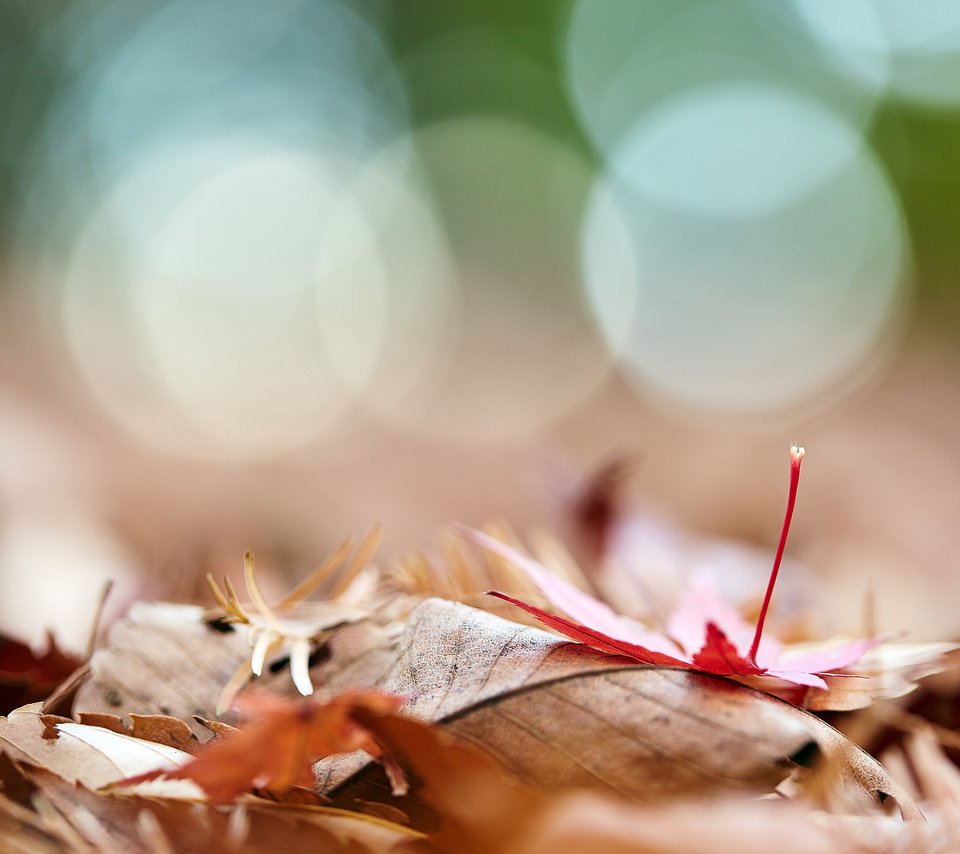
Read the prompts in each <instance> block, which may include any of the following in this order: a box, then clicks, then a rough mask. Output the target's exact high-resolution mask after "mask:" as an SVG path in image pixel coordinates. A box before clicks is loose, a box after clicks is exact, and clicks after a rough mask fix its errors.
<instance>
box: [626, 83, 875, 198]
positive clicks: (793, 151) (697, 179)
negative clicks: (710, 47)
mask: <svg viewBox="0 0 960 854" xmlns="http://www.w3.org/2000/svg"><path fill="white" fill-rule="evenodd" d="M860 144H861V142H860V137H859V134H857V133H856V132H855V131H854V130H852V129H851V128H850V127H849V126H848V125H847V124H845V123H844V122H842V121H841V120H839V119H837V118H835V117H834V116H833V115H832V114H831V113H830V112H829V111H827V110H825V109H824V108H823V107H821V106H820V105H819V104H817V103H816V102H814V101H811V100H809V99H807V98H805V97H801V96H797V95H796V94H794V93H792V92H789V91H785V90H783V89H778V88H776V87H773V86H768V85H766V84H762V83H754V82H744V83H733V84H726V85H717V86H706V87H703V88H700V89H695V90H691V91H687V92H682V93H680V94H678V95H677V96H676V97H675V98H673V99H671V100H669V101H668V102H667V103H665V104H664V105H663V106H662V107H659V108H657V109H654V110H652V111H651V112H650V113H648V114H646V115H644V116H642V117H640V119H638V121H637V122H636V123H635V125H633V126H632V127H631V128H630V129H629V130H628V131H627V132H626V134H625V136H624V141H623V142H622V143H621V144H620V145H619V146H618V147H617V148H616V149H615V150H614V151H613V152H611V154H610V159H609V162H610V163H611V165H612V167H613V168H614V169H616V170H617V171H618V172H619V173H620V174H621V175H622V176H623V178H624V180H625V181H627V182H629V183H631V184H633V185H634V187H635V188H636V189H637V191H638V192H640V193H642V194H643V195H645V196H646V197H647V198H649V199H650V200H651V201H653V202H656V203H658V204H661V205H664V206H667V207H671V208H675V209H677V210H683V211H688V212H690V213H694V214H703V215H705V216H758V215H762V214H767V213H772V212H773V211H775V210H776V209H777V208H779V207H782V206H784V205H787V204H790V203H791V202H793V201H794V200H796V199H797V198H799V197H800V196H802V195H805V194H806V193H808V192H809V191H810V190H811V189H812V188H814V187H816V186H817V185H818V184H820V183H822V182H823V181H825V180H827V179H828V178H829V176H830V175H831V174H832V173H833V172H836V171H837V170H838V169H840V168H842V167H843V165H844V164H845V163H846V162H847V161H848V160H849V159H850V158H851V157H852V156H854V154H855V153H856V151H857V149H858V148H859V147H860Z"/></svg>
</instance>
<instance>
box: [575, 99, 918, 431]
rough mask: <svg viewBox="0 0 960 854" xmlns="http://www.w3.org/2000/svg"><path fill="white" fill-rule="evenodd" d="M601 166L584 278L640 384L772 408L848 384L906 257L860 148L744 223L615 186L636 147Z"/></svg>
mask: <svg viewBox="0 0 960 854" xmlns="http://www.w3.org/2000/svg"><path fill="white" fill-rule="evenodd" d="M784 103H789V101H787V100H785V101H784ZM836 121H839V120H837V119H831V122H833V123H835V122H836ZM825 127H826V132H827V134H828V136H830V137H831V138H832V137H833V136H835V135H836V134H837V128H836V127H835V126H834V124H828V125H826V126H825ZM848 135H849V137H850V138H854V137H855V130H854V129H850V130H849V133H848ZM637 139H638V138H637V137H633V138H628V140H627V141H626V142H625V143H624V145H631V144H633V143H635V142H636V140H637ZM640 139H641V144H642V138H640ZM680 156H681V157H682V156H683V154H682V151H681V154H680ZM613 162H615V163H617V164H620V165H621V167H620V168H619V169H611V170H610V171H609V172H608V174H607V175H606V176H605V177H604V178H602V179H601V180H599V181H598V183H597V186H596V189H595V192H594V195H593V198H592V201H591V205H590V209H589V212H588V215H587V218H586V221H585V225H584V232H583V244H582V246H583V269H584V278H585V283H586V287H587V291H588V295H589V299H590V302H591V305H592V306H593V310H594V313H595V316H596V318H597V322H598V324H599V326H600V327H601V328H602V329H603V331H604V335H605V336H606V338H607V340H608V342H609V344H610V346H611V348H612V349H613V351H614V352H615V353H617V354H618V356H619V358H620V359H621V361H622V363H623V365H624V368H625V370H626V372H627V374H628V375H629V376H631V377H633V378H634V379H636V380H637V381H638V382H639V383H640V384H641V385H642V386H643V387H644V388H647V389H654V390H656V391H658V392H659V393H661V394H662V395H665V396H666V397H667V398H670V399H673V400H676V401H680V402H683V403H686V404H689V405H693V406H697V407H704V408H711V409H716V410H725V411H741V412H756V411H763V410H772V409H777V408H781V407H785V406H789V405H793V404H797V403H799V402H802V401H804V400H808V399H810V398H812V397H813V396H815V395H816V394H818V393H820V392H823V391H824V389H826V388H828V387H830V386H832V385H833V384H835V383H838V382H841V381H843V380H844V379H845V378H848V377H850V376H852V375H853V373H854V372H855V370H856V368H857V367H858V366H859V365H860V364H861V363H862V360H863V358H864V357H865V356H866V355H867V354H868V353H869V352H870V351H871V348H873V347H874V346H875V345H876V344H877V343H878V341H881V340H882V336H883V333H884V331H885V330H887V328H888V325H889V323H890V321H891V317H892V314H893V312H894V309H895V308H896V307H897V305H898V304H899V300H900V298H901V296H902V286H903V280H904V270H905V264H906V258H907V254H908V248H907V242H906V236H905V232H904V227H903V223H902V220H901V216H900V211H899V206H898V202H897V199H896V197H895V195H894V193H893V191H892V189H891V187H890V185H889V182H888V180H887V177H886V175H885V173H884V172H883V170H882V169H881V167H880V166H879V164H878V163H877V161H876V159H875V158H874V156H873V155H872V153H871V152H870V151H869V149H866V148H864V147H858V148H856V149H855V154H854V155H853V156H851V157H848V158H847V159H846V160H845V162H844V163H843V165H841V166H839V167H838V168H836V169H834V171H833V172H832V173H830V174H829V175H827V176H824V177H823V178H822V180H821V181H820V182H819V183H818V184H817V185H816V186H815V187H814V188H813V189H812V190H810V191H809V192H807V193H805V194H803V195H799V196H798V195H797V194H796V193H794V194H793V199H792V201H790V202H789V203H786V204H783V205H782V206H781V207H779V208H778V209H776V210H775V211H772V212H771V211H765V212H764V213H763V215H760V216H755V217H745V216H742V215H741V214H742V213H743V211H742V210H737V211H735V213H736V214H737V215H735V216H723V215H719V214H721V213H723V211H722V210H720V209H719V208H717V210H715V211H714V213H715V214H718V215H708V211H706V210H705V209H704V206H703V205H700V206H691V205H686V206H682V207H681V206H678V205H673V206H670V207H667V206H665V205H664V204H663V203H662V198H661V197H660V196H658V195H656V194H653V195H645V194H643V193H642V192H640V191H639V190H638V186H639V187H640V188H643V186H644V184H643V182H642V181H637V180H634V181H632V182H631V181H628V180H627V179H626V178H625V177H624V175H623V172H622V165H623V164H630V163H635V164H639V163H641V159H640V158H639V157H637V155H636V152H631V151H627V152H624V151H616V152H614V154H613Z"/></svg>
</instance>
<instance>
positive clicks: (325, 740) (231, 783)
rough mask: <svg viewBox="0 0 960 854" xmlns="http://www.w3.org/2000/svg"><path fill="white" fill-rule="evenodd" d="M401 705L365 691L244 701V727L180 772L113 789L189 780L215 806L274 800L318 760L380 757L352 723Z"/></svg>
mask: <svg viewBox="0 0 960 854" xmlns="http://www.w3.org/2000/svg"><path fill="white" fill-rule="evenodd" d="M402 703H403V700H402V699H401V698H400V697H394V696H391V695H388V694H380V693H376V692H370V691H366V692H362V691H358V692H352V693H347V694H343V695H342V696H340V697H337V698H336V699H334V700H331V701H330V702H327V703H318V702H313V701H311V700H289V699H285V698H281V697H274V696H270V695H267V694H252V695H248V696H246V697H242V698H240V699H239V700H238V701H237V703H236V707H237V708H238V709H239V710H240V712H241V713H242V714H243V715H244V716H246V717H248V718H253V720H252V722H251V723H250V724H248V725H247V726H246V727H244V728H242V729H241V730H239V731H238V732H236V733H233V734H230V735H226V736H224V737H222V738H219V739H217V740H216V741H215V742H213V743H211V744H209V745H206V746H204V747H202V748H201V749H200V750H198V751H197V756H196V758H195V759H194V760H193V761H192V762H189V763H187V764H186V765H184V766H183V767H182V768H178V769H175V770H172V771H169V770H168V771H163V770H160V771H153V772H150V773H148V774H141V775H140V776H137V777H131V778H130V779H128V780H124V781H123V782H122V783H120V784H119V785H133V784H134V783H140V782H143V781H145V780H153V779H156V778H157V777H161V776H162V777H165V778H167V779H189V780H193V781H194V782H195V783H196V784H197V785H199V786H200V787H201V788H202V789H203V790H204V791H205V792H206V793H207V795H208V796H209V797H210V800H212V801H217V802H227V801H232V800H233V799H234V798H236V797H237V796H238V795H239V794H241V793H242V792H244V791H246V790H248V789H251V788H256V789H268V790H269V791H271V792H275V793H278V794H279V793H283V792H286V791H288V790H289V789H291V788H292V787H293V786H312V785H313V783H314V777H313V773H312V766H313V763H314V762H316V761H317V760H318V759H321V758H323V757H324V756H329V755H331V754H333V753H351V752H353V751H355V750H365V751H366V752H367V753H369V754H371V755H372V756H377V757H378V756H379V755H380V752H381V751H380V747H379V745H378V744H377V741H376V739H375V738H374V737H373V736H372V735H371V734H370V731H369V730H368V729H367V728H366V727H365V726H364V725H363V724H361V723H359V721H358V720H357V718H356V713H357V712H358V711H360V710H364V711H367V712H369V713H371V714H373V715H378V716H379V715H383V714H386V713H388V712H392V711H395V710H396V709H397V708H398V707H399V706H400V705H401V704H402Z"/></svg>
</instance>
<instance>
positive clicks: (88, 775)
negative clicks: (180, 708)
mask: <svg viewBox="0 0 960 854" xmlns="http://www.w3.org/2000/svg"><path fill="white" fill-rule="evenodd" d="M43 731H44V726H43V723H42V722H41V704H40V703H33V704H32V705H29V706H24V707H23V708H22V709H17V710H15V711H13V712H11V713H10V714H9V715H8V716H7V717H6V718H0V744H2V745H3V748H4V749H5V750H8V751H9V752H10V754H11V756H12V757H13V758H14V759H18V760H25V761H27V762H29V763H31V764H32V765H37V766H40V767H44V768H48V769H50V770H51V771H52V772H54V773H55V774H57V775H58V776H60V777H62V778H63V779H65V780H68V781H70V782H81V783H83V784H84V785H85V786H88V787H89V788H92V789H98V788H100V787H102V786H106V785H109V784H110V783H114V782H116V781H117V780H121V779H123V778H125V777H131V776H134V775H135V774H141V773H143V772H145V771H149V770H152V769H154V768H157V767H159V766H161V765H163V766H165V767H171V768H172V767H178V766H179V765H181V764H183V763H184V762H186V761H188V760H189V759H190V754H188V753H184V752H183V751H180V750H176V749H175V748H172V747H166V746H164V745H160V744H154V743H153V742H149V741H143V740H141V739H136V738H132V737H131V736H128V735H124V734H122V733H117V732H113V731H111V730H108V729H104V728H102V727H96V726H85V725H84V724H78V723H59V724H56V731H57V733H58V735H59V737H58V738H54V739H46V738H44V737H43Z"/></svg>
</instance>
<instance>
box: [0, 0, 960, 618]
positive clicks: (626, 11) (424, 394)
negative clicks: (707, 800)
mask: <svg viewBox="0 0 960 854" xmlns="http://www.w3.org/2000/svg"><path fill="white" fill-rule="evenodd" d="M0 116H2V124H0V359H2V361H0V601H2V602H4V605H3V606H0V622H5V621H6V622H9V623H11V624H16V625H15V626H14V627H15V628H16V627H19V628H22V630H23V631H32V630H33V628H32V627H33V626H34V625H35V624H36V622H37V620H38V619H40V616H39V615H41V614H42V615H43V618H44V619H45V620H46V621H47V622H52V623H53V622H56V623H58V624H66V623H68V622H69V619H71V615H73V617H77V615H78V614H79V616H78V619H79V620H80V622H81V623H82V621H83V619H84V617H85V614H86V613H87V610H88V605H89V602H90V601H92V600H93V599H95V598H96V587H97V583H98V579H100V578H101V577H103V576H104V575H112V576H116V577H120V578H123V579H125V584H127V587H128V588H129V589H130V590H134V589H135V590H142V589H143V586H144V585H147V589H150V590H155V591H157V592H158V595H173V594H174V593H175V592H176V591H177V590H178V589H179V588H177V586H176V585H177V584H180V585H181V586H183V585H186V586H185V587H184V589H187V590H192V588H191V587H190V585H191V584H192V581H191V579H192V578H193V577H195V576H197V575H198V574H199V570H200V569H204V570H205V569H208V568H215V569H217V570H218V571H219V570H221V569H223V568H224V567H229V566H232V565H233V563H235V559H236V557H237V556H238V555H239V554H241V553H242V551H243V550H244V549H245V548H248V547H251V546H255V545H258V546H260V547H261V548H263V549H265V550H267V552H268V553H269V554H272V555H273V556H274V557H275V558H276V563H277V564H278V565H281V566H284V567H287V568H289V569H291V571H298V570H299V569H302V568H304V567H306V566H308V565H309V564H310V563H311V562H312V561H314V560H315V559H316V558H318V557H319V556H320V555H321V554H322V553H323V551H324V550H325V549H326V548H327V547H328V546H329V545H330V544H331V543H333V542H334V541H336V540H338V539H339V538H340V536H341V535H342V534H344V533H347V532H349V531H355V530H359V529H360V528H362V527H363V526H365V525H366V523H367V522H368V521H370V520H372V519H381V520H382V521H383V522H384V524H385V528H386V532H387V544H386V553H387V554H390V553H393V552H396V551H399V550H403V549H409V548H414V547H420V546H422V545H423V544H425V543H426V542H428V541H429V540H430V538H431V537H432V536H433V532H434V531H435V530H436V529H437V528H438V527H439V526H440V525H442V524H444V523H445V522H446V521H447V520H449V519H451V518H460V519H464V520H466V521H471V522H480V521H483V520H484V519H485V518H489V517H492V516H503V517H505V518H508V519H510V520H511V521H513V522H515V523H516V524H517V525H518V526H520V527H523V526H525V525H528V524H533V523H537V522H545V521H547V520H548V515H549V514H548V512H547V509H546V508H548V507H550V506H551V496H550V494H545V493H551V488H549V487H546V486H545V485H544V483H545V479H544V478H542V477H539V476H538V475H536V474H535V472H536V471H538V470H539V469H540V468H541V467H542V465H545V463H544V462H543V461H544V460H545V459H547V458H551V459H552V458H554V457H557V458H561V459H563V460H564V461H565V464H568V465H570V466H571V467H572V468H573V469H578V470H580V471H581V472H582V471H587V470H589V469H590V468H591V467H592V466H593V465H595V464H596V463H597V462H598V461H600V460H602V459H603V458H605V456H606V455H607V454H609V453H610V452H611V451H612V450H615V449H625V450H628V451H640V452H641V453H642V454H643V456H644V460H645V462H644V465H643V467H642V471H641V475H640V479H639V481H638V483H637V484H636V489H637V491H638V493H639V494H640V495H642V497H643V500H645V501H646V502H647V503H649V504H651V505H653V506H657V507H658V508H660V509H662V510H663V511H665V512H666V513H668V514H670V515H672V516H674V517H675V518H676V519H677V520H678V521H680V522H681V523H683V524H687V525H691V526H694V527H696V528H698V529H704V530H707V531H710V532H713V533H720V534H729V535H736V536H742V537H746V538H749V539H753V540H755V541H757V542H760V543H767V542H769V540H770V539H771V538H772V537H773V535H774V533H775V527H776V526H775V519H776V517H777V515H778V513H779V498H778V496H779V492H778V487H779V486H780V480H779V479H778V477H777V476H776V474H775V472H777V471H779V464H780V463H781V462H782V456H783V454H782V453H781V452H782V451H783V450H784V449H785V448H786V447H787V445H788V443H789V441H791V440H794V439H796V440H798V441H800V440H802V441H803V442H804V443H805V444H806V446H807V448H808V451H809V452H810V464H808V471H809V472H810V473H809V474H808V475H807V477H808V481H809V486H808V487H806V488H808V489H809V493H810V494H809V498H807V499H806V500H807V502H808V506H807V508H806V511H805V512H806V513H807V514H808V515H807V516H806V521H804V520H803V519H800V518H798V540H799V544H798V549H801V550H804V554H805V555H806V556H807V557H808V558H809V559H810V560H811V561H813V562H815V563H816V564H817V565H818V566H819V567H820V570H821V571H822V573H823V574H824V576H825V577H828V578H830V579H832V580H833V581H832V582H831V583H835V584H836V585H837V586H838V588H840V587H844V586H849V587H850V588H851V589H853V590H858V589H861V588H862V587H863V586H864V585H865V584H866V583H867V582H868V580H869V579H870V578H872V577H873V574H874V573H875V574H876V577H877V578H879V579H881V580H882V582H883V584H887V585H889V586H890V589H891V590H892V591H894V592H892V593H891V594H890V599H889V602H890V604H889V605H888V607H889V608H891V609H892V608H893V607H894V603H895V604H896V607H897V608H899V609H901V610H902V611H903V613H905V614H906V616H905V617H901V618H900V623H902V622H904V621H906V623H907V624H908V625H907V627H911V626H913V627H918V628H919V629H920V630H922V631H928V632H933V633H936V632H937V631H939V632H941V633H942V632H944V631H947V632H950V633H956V626H955V625H953V623H952V622H951V620H952V619H953V618H952V616H951V615H949V614H947V613H943V614H935V615H933V617H931V616H930V615H929V614H928V613H926V611H925V608H926V607H927V602H926V594H925V593H924V591H923V590H922V589H919V588H915V587H911V586H910V585H909V584H907V583H906V579H910V578H916V577H918V576H917V574H918V573H919V574H920V575H921V576H925V577H930V578H939V577H940V576H939V575H938V574H939V573H946V572H947V569H948V567H949V566H950V565H951V564H952V562H953V560H954V558H953V555H954V554H956V548H955V547H956V546H958V545H960V543H958V542H957V539H958V535H957V534H956V524H955V522H954V521H953V517H954V515H955V512H954V511H955V508H956V505H957V499H956V496H957V494H958V493H960V454H958V452H957V450H956V447H955V445H956V442H955V440H954V439H955V433H956V430H955V427H954V425H955V424H956V423H958V419H960V374H958V369H960V338H958V332H960V288H958V287H957V281H956V280H957V272H956V271H957V270H958V269H960V241H958V240H957V237H956V233H957V229H958V224H960V158H958V157H957V152H958V151H960V6H957V5H956V4H954V3H952V2H948V0H936V2H927V3H924V4H911V3H907V2H904V0H874V1H873V2H868V0H849V2H845V3H842V4H839V3H832V2H828V0H783V2H773V0H729V2H724V3H717V2H709V0H571V1H570V2H546V0H531V2H524V3H508V2H505V0H496V2H482V3H481V2H461V3H443V2H439V0H429V1H428V0H406V2H403V3H390V2H387V1H386V0H367V2H345V0H344V2H341V1H340V0H278V2H274V3H262V2H255V0H231V2H225V0H190V2H187V0H172V2H167V3H154V2H147V0H122V2H121V0H96V2H94V0H74V1H73V2H54V0H50V2H45V3H32V2H24V0H0ZM571 477H572V476H571ZM638 497H639V496H638ZM24 566H30V567H33V566H36V567H43V568H46V570H47V571H48V572H49V576H48V577H49V578H50V579H52V580H51V581H50V582H49V584H48V585H41V586H42V588H43V589H44V590H46V589H47V588H48V587H49V589H50V590H51V591H52V592H50V593H49V595H48V597H47V599H44V598H43V597H41V598H40V599H37V598H36V597H37V596H38V594H37V585H27V584H26V583H25V582H24V577H23V574H22V573H23V570H22V567H24ZM40 571H41V570H40V569H38V570H37V572H40ZM178 579H179V580H178ZM898 579H900V580H898ZM68 580H69V583H70V584H72V585H73V586H74V587H75V588H76V589H77V590H78V591H81V592H79V593H77V594H76V595H77V596H79V597H80V600H76V599H74V598H71V597H70V596H68V597H67V598H64V597H63V596H61V595H59V594H56V593H55V592H53V591H55V589H56V588H60V587H62V586H63V585H65V584H67V583H68ZM938 583H941V582H938ZM942 583H946V584H953V585H954V586H956V585H957V584H960V582H956V581H947V582H942ZM151 585H152V586H151ZM64 589H65V588H64ZM950 589H953V588H950ZM955 592H960V590H957V591H955ZM44 595H47V594H44ZM88 600H89V601H88ZM76 601H82V603H83V604H82V606H80V608H79V612H78V607H77V605H76ZM880 607H881V609H882V608H883V607H884V605H883V598H882V597H880ZM898 613H899V612H898ZM835 616H836V618H837V620H838V621H839V622H841V623H842V622H843V620H844V619H845V618H846V616H847V615H845V614H843V613H838V614H837V615H835ZM931 620H932V622H931ZM938 620H939V622H937V621H938ZM17 621H19V623H18V622H17ZM898 625H899V623H898Z"/></svg>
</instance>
